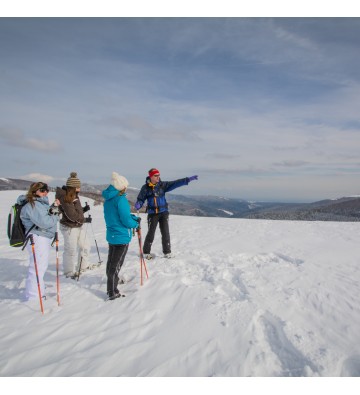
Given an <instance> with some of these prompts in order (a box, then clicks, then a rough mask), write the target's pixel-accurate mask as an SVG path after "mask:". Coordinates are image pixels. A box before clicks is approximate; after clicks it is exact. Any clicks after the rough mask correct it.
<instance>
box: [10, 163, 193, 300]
mask: <svg viewBox="0 0 360 395" xmlns="http://www.w3.org/2000/svg"><path fill="white" fill-rule="evenodd" d="M197 179H198V176H197V175H195V176H191V177H185V178H182V179H178V180H175V181H162V180H161V178H160V172H159V170H157V169H156V168H152V169H150V170H149V172H148V176H147V177H146V182H145V184H144V185H143V186H142V188H141V190H140V192H139V194H138V196H137V200H136V203H135V205H134V208H135V209H136V210H137V212H139V210H140V209H141V207H143V205H144V204H145V203H147V208H146V210H147V222H148V232H147V235H146V237H145V241H144V245H143V248H142V251H143V254H144V257H145V258H146V259H152V258H153V255H152V254H151V246H152V243H153V241H154V237H155V231H156V228H157V225H158V224H159V227H160V232H161V239H162V250H163V253H164V257H165V258H171V257H172V255H171V244H170V231H169V210H168V204H167V202H166V197H165V193H166V192H170V191H172V190H174V189H176V188H179V187H181V186H184V185H188V184H189V182H191V181H194V180H197ZM128 185H129V182H128V180H127V179H126V178H125V177H124V176H121V175H120V174H118V173H116V172H113V173H112V176H111V182H110V185H109V186H108V187H107V188H106V189H105V190H104V191H102V196H103V198H104V218H105V223H106V241H107V242H108V244H109V250H108V259H107V264H106V276H107V300H114V299H116V298H118V297H120V296H121V294H120V291H119V289H118V285H119V272H120V269H121V267H122V265H123V263H124V261H125V257H126V253H127V251H128V248H129V243H130V241H131V239H132V236H133V230H134V229H135V230H138V229H139V228H140V221H141V218H140V216H139V215H137V216H136V215H135V214H132V213H131V209H130V204H129V202H128V200H127V195H126V190H127V188H128ZM80 190H81V182H80V180H79V178H78V177H77V173H76V172H71V173H70V177H69V178H68V179H67V181H66V185H64V186H63V187H62V188H60V187H58V188H56V192H55V201H54V202H53V203H52V204H51V205H50V203H49V199H48V192H49V187H48V185H47V184H46V183H44V182H34V183H32V184H31V185H30V188H29V190H28V192H27V194H26V195H21V196H19V197H18V201H17V203H18V204H25V203H28V204H25V205H24V207H23V209H22V210H21V213H20V218H21V221H22V223H23V225H24V227H25V232H26V233H27V234H28V235H29V236H30V235H31V238H32V240H33V244H31V245H30V244H27V245H26V249H27V251H28V253H29V270H28V276H27V279H26V291H25V298H26V300H31V299H35V298H37V297H38V293H39V292H41V293H40V295H42V297H45V285H44V275H45V272H46V270H47V268H48V264H49V255H50V247H51V244H52V241H53V240H54V237H55V234H56V232H57V228H58V223H60V231H61V233H62V235H63V240H64V251H63V260H62V262H63V272H64V275H65V276H66V277H68V278H76V277H78V276H79V271H80V270H82V271H83V270H86V269H89V268H91V263H90V261H89V256H90V245H89V238H87V237H86V230H85V229H84V226H83V225H84V223H91V221H92V218H91V216H87V217H85V215H84V213H86V212H87V211H89V210H90V206H89V205H88V204H85V206H82V204H81V201H80V198H79V193H80ZM35 257H36V258H35ZM35 259H36V262H35ZM35 264H36V265H35ZM39 289H40V291H39Z"/></svg>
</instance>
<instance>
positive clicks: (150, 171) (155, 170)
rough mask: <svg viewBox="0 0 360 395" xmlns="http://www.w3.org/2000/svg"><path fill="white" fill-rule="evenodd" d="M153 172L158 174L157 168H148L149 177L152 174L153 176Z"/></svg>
mask: <svg viewBox="0 0 360 395" xmlns="http://www.w3.org/2000/svg"><path fill="white" fill-rule="evenodd" d="M155 174H160V172H159V170H158V169H155V168H154V169H150V170H149V177H150V178H151V177H152V176H154V175H155Z"/></svg>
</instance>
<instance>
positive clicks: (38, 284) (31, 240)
mask: <svg viewBox="0 0 360 395" xmlns="http://www.w3.org/2000/svg"><path fill="white" fill-rule="evenodd" d="M30 244H31V249H32V253H33V256H34V266H35V273H36V281H37V286H38V292H39V299H40V308H41V312H42V313H43V314H44V308H43V303H42V297H41V290H40V282H39V272H38V267H37V263H36V254H35V243H34V237H33V235H30Z"/></svg>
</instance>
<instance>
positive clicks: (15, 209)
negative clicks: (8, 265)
mask: <svg viewBox="0 0 360 395" xmlns="http://www.w3.org/2000/svg"><path fill="white" fill-rule="evenodd" d="M27 203H28V202H25V203H23V204H18V203H15V204H14V205H13V206H12V207H11V209H10V213H9V217H8V228H7V233H8V237H9V243H10V246H11V247H22V246H24V247H25V245H26V243H27V239H28V234H29V233H30V231H31V230H32V229H33V228H34V227H35V225H33V226H32V227H31V228H30V229H29V231H28V232H27V233H26V232H25V227H24V225H23V223H22V221H21V218H20V213H21V210H22V208H23V207H24V206H25V204H27Z"/></svg>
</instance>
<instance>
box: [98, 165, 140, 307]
mask: <svg viewBox="0 0 360 395" xmlns="http://www.w3.org/2000/svg"><path fill="white" fill-rule="evenodd" d="M128 185H129V183H128V181H127V179H126V178H125V177H123V176H120V175H119V174H118V173H115V172H113V173H112V177H111V183H110V185H109V186H108V188H107V189H105V190H104V191H103V192H102V196H103V198H104V199H105V202H104V218H105V223H106V240H107V242H108V243H109V254H108V261H107V264H106V275H107V295H108V298H107V300H114V299H116V298H118V297H120V296H121V294H120V291H119V290H118V284H119V272H120V269H121V267H122V265H123V263H124V260H125V256H126V253H127V251H128V248H129V243H130V241H131V239H132V229H137V228H138V227H139V221H140V218H138V217H136V216H135V215H134V214H131V212H130V205H129V202H128V200H127V197H126V188H127V187H128Z"/></svg>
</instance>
